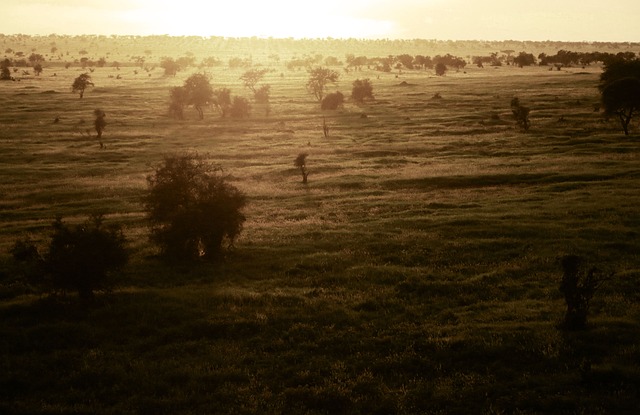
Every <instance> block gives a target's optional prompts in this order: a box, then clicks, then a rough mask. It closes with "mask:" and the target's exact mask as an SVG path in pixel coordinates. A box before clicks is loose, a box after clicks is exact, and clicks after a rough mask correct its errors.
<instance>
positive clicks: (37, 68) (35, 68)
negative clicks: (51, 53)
mask: <svg viewBox="0 0 640 415" xmlns="http://www.w3.org/2000/svg"><path fill="white" fill-rule="evenodd" d="M33 73H35V74H36V76H40V74H41V73H42V65H40V64H39V63H36V64H35V65H33Z"/></svg>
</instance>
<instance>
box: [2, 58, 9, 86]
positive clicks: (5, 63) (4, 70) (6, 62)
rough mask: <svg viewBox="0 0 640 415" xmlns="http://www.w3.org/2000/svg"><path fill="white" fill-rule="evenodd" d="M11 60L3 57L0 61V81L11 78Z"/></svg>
mask: <svg viewBox="0 0 640 415" xmlns="http://www.w3.org/2000/svg"><path fill="white" fill-rule="evenodd" d="M10 67H11V61H10V60H9V59H4V60H3V61H2V62H0V81H10V80H11V70H10V69H9V68H10Z"/></svg>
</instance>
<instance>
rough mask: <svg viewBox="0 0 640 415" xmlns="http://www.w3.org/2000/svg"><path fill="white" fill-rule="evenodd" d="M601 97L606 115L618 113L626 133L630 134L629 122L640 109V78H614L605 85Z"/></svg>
mask: <svg viewBox="0 0 640 415" xmlns="http://www.w3.org/2000/svg"><path fill="white" fill-rule="evenodd" d="M601 97H602V106H603V107H604V113H605V115H607V116H612V115H617V116H618V118H619V120H620V124H621V125H622V130H623V131H624V134H625V135H629V123H631V120H632V119H633V117H634V116H636V115H637V114H638V112H639V111H640V79H638V78H631V77H629V78H621V79H616V80H613V81H611V82H609V83H608V84H607V85H606V86H605V87H604V89H603V90H602V95H601Z"/></svg>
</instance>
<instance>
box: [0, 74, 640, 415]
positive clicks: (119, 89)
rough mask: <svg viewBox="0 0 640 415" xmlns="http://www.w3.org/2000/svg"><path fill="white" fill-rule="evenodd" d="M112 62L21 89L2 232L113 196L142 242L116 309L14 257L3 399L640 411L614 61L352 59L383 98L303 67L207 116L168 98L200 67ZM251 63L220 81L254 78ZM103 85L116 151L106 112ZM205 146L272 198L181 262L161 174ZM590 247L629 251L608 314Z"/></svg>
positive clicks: (608, 299) (0, 378) (291, 409)
mask: <svg viewBox="0 0 640 415" xmlns="http://www.w3.org/2000/svg"><path fill="white" fill-rule="evenodd" d="M109 70H111V69H109ZM104 71H105V73H103V74H100V73H99V72H98V70H96V74H95V75H94V77H95V78H97V80H102V81H103V82H104V84H103V85H106V86H104V87H100V89H98V88H96V89H98V90H97V91H93V93H92V92H89V93H87V95H86V96H85V98H84V99H83V100H82V101H80V100H78V99H77V98H76V97H73V96H71V95H69V94H68V92H66V90H65V88H66V84H65V83H64V81H63V80H60V79H57V80H55V82H54V81H52V80H45V81H41V83H40V84H38V83H37V82H38V81H37V80H34V81H33V84H28V85H25V84H24V83H22V84H21V85H15V84H12V85H10V86H8V87H6V88H5V87H4V85H3V88H5V89H3V90H2V94H1V96H0V106H1V107H2V108H5V109H6V110H5V111H4V112H3V113H2V114H0V122H2V124H3V126H7V128H3V129H2V132H0V139H1V140H2V144H1V150H0V157H1V159H2V163H1V164H0V169H1V170H0V192H1V193H2V203H3V210H2V221H1V222H0V227H1V228H0V229H1V231H2V234H1V235H2V238H1V241H0V246H1V247H2V249H3V250H4V251H5V252H6V249H7V248H8V247H9V246H11V243H12V242H13V241H14V240H15V239H16V238H17V237H20V236H23V235H25V234H29V235H30V236H31V237H32V238H33V239H34V240H36V241H39V242H43V241H45V240H46V234H47V229H48V226H49V223H50V222H51V221H52V220H53V218H54V216H55V215H63V216H64V217H66V218H69V220H76V219H78V220H79V219H82V218H84V217H85V216H86V215H87V214H88V213H90V212H94V211H102V212H106V213H107V214H108V218H109V219H110V220H113V221H116V222H119V223H121V224H123V225H124V226H125V227H126V230H127V235H128V236H129V238H130V240H131V248H132V250H133V251H134V256H133V259H132V262H131V264H130V266H129V267H128V268H127V269H126V271H125V275H123V276H122V277H121V280H120V284H119V288H118V289H116V290H115V291H114V292H112V293H110V294H105V295H102V296H100V297H99V298H98V300H97V302H96V304H94V305H93V306H91V307H83V306H82V305H80V304H79V303H78V302H77V301H76V300H75V299H74V298H73V296H70V297H67V298H51V297H42V296H39V295H38V294H37V293H35V292H33V291H32V290H31V288H30V287H29V286H28V285H25V284H23V283H22V282H21V281H19V280H16V278H15V276H14V274H13V273H12V272H11V270H10V268H9V266H7V267H5V269H6V271H3V274H2V281H1V283H2V303H0V315H1V321H2V323H0V355H1V356H2V359H1V360H0V362H2V363H1V365H2V366H1V369H2V370H0V412H3V413H9V414H27V413H101V414H109V413H112V414H127V413H131V414H134V413H141V414H144V413H149V414H160V413H167V414H169V413H185V414H188V413H193V414H196V413H197V414H201V413H316V414H323V413H331V414H334V413H345V414H356V413H367V414H371V413H380V414H387V413H398V414H409V413H434V414H436V413H443V414H444V413H447V414H449V413H460V414H465V413H486V414H499V413H522V414H534V413H540V414H542V413H544V414H547V413H562V414H565V413H576V414H582V413H589V414H599V413H602V414H608V413H636V412H637V411H638V410H639V409H640V408H639V407H638V405H639V404H638V402H640V400H639V399H638V392H637V391H638V390H640V368H639V367H638V364H637V362H638V357H639V350H638V344H640V342H639V340H640V338H639V337H640V335H639V334H638V333H639V331H638V328H639V327H638V321H639V319H638V317H640V315H639V308H638V299H639V298H638V274H639V270H640V261H639V258H638V252H640V243H639V242H638V237H637V236H638V230H639V229H640V223H639V218H638V215H637V206H638V202H639V195H638V192H637V190H636V188H637V183H638V179H639V176H640V168H639V167H638V164H637V160H638V155H639V153H640V150H639V149H638V142H637V139H636V138H635V137H631V138H625V137H624V136H622V134H621V132H620V131H618V130H619V128H618V126H617V125H615V124H614V123H606V122H603V121H602V119H601V116H600V115H599V114H597V113H594V112H593V107H592V104H593V103H595V102H597V94H596V90H595V85H596V82H597V81H596V80H597V74H598V72H597V70H593V69H592V70H585V71H578V70H575V71H571V70H568V71H563V72H560V73H556V72H547V71H545V70H543V69H540V68H532V69H526V70H522V71H520V70H518V69H516V68H502V69H500V70H489V69H487V70H480V69H471V68H470V69H469V70H468V71H467V72H466V73H462V72H460V73H451V74H449V75H448V76H447V77H444V78H435V77H429V76H427V75H426V74H424V73H418V72H411V73H405V74H402V75H401V77H400V78H395V76H394V75H391V74H389V75H387V74H383V75H382V77H381V79H377V75H378V74H377V73H374V72H371V73H366V72H365V73H358V74H349V75H344V76H343V78H344V79H343V80H342V81H341V83H340V84H339V85H338V86H337V87H338V89H341V90H343V92H344V91H347V90H348V89H349V86H350V80H352V79H355V78H356V77H360V78H363V77H370V78H371V79H372V81H373V82H374V88H375V90H374V92H375V94H376V101H375V102H372V103H370V104H367V105H365V106H361V107H358V106H355V105H353V104H348V105H347V106H346V107H345V108H344V109H343V110H342V111H338V112H331V113H326V114H321V113H319V111H318V110H317V104H314V103H313V102H312V101H311V100H310V99H309V96H308V95H306V94H305V92H304V89H303V88H302V86H303V85H304V77H305V75H304V74H303V73H286V76H285V77H284V78H281V77H279V76H278V75H276V74H273V77H272V78H271V79H269V81H268V82H270V83H272V91H273V99H272V101H273V102H272V111H271V114H270V115H269V116H268V117H267V116H265V115H263V114H262V113H260V112H258V111H259V109H258V108H256V109H254V115H253V117H252V118H251V119H249V120H245V121H233V120H222V119H220V118H218V116H217V115H215V114H211V113H207V114H206V118H205V120H203V121H196V120H195V116H194V117H193V119H189V120H187V121H185V122H176V121H173V120H170V119H167V118H166V117H164V116H163V113H164V111H165V106H166V96H167V90H168V87H169V86H170V85H172V84H176V83H177V84H179V83H180V80H179V79H178V80H172V79H169V80H167V79H164V78H162V77H160V76H154V77H150V79H145V80H144V81H143V80H136V79H132V80H125V81H124V82H121V83H118V82H116V81H115V80H113V79H111V78H107V73H108V72H106V71H107V69H104ZM583 72H584V73H583ZM236 75H239V74H229V73H222V72H220V73H214V80H218V82H219V83H220V84H224V85H229V86H230V87H232V90H233V91H237V92H240V87H239V86H238V83H237V80H236V78H237V76H236ZM64 76H66V77H68V78H69V79H72V78H73V74H68V75H64ZM61 77H62V75H60V76H59V77H58V78H61ZM101 77H102V78H101ZM402 81H405V84H401V82H402ZM42 82H47V83H50V84H46V85H43V84H42ZM109 82H112V84H109ZM214 82H215V81H214ZM96 83H97V85H98V82H96ZM43 90H44V91H45V92H46V91H54V92H53V93H46V94H43ZM436 92H438V93H440V94H441V95H442V97H443V98H442V99H439V100H438V99H432V97H433V95H434V94H435V93H436ZM515 95H517V96H518V97H519V98H520V100H521V102H523V104H525V105H529V106H530V107H531V108H532V116H531V118H532V128H531V131H530V132H528V133H521V132H519V131H517V129H515V127H514V123H513V122H512V120H511V118H510V110H509V108H508V104H509V101H510V99H511V97H513V96H515ZM125 98H126V99H125ZM95 107H100V108H102V109H103V110H105V111H106V113H107V119H108V120H109V125H108V127H107V132H106V135H105V142H106V144H107V148H106V149H104V150H100V149H99V148H98V144H97V143H96V142H95V141H94V140H95V139H93V138H91V137H89V136H88V135H87V133H86V131H85V130H86V129H87V128H88V127H87V125H90V123H91V118H90V117H91V112H92V110H93V109H94V108H95ZM55 116H60V119H61V121H60V122H59V123H56V124H53V119H54V118H55ZM323 116H324V117H325V118H326V120H327V123H328V124H329V126H330V136H329V138H327V139H325V138H324V137H323V136H322V130H321V125H322V117H323ZM82 119H84V122H81V120H82ZM188 150H195V151H199V152H202V153H209V154H211V157H212V159H213V160H215V161H216V162H219V163H220V164H221V166H222V167H223V168H224V169H225V172H227V173H229V174H231V175H232V177H233V179H234V183H235V184H236V185H237V186H238V187H240V188H241V189H242V190H244V191H245V192H246V193H247V195H248V197H249V199H250V204H249V206H248V209H247V212H246V214H247V217H248V220H247V223H246V225H245V231H244V233H243V235H242V237H241V238H240V240H239V241H238V243H237V244H236V247H235V249H234V250H233V251H231V252H230V253H229V255H228V257H227V258H226V259H225V261H223V262H222V263H219V264H198V265H197V266H195V267H188V268H187V267H176V266H169V265H167V264H164V263H162V262H160V261H159V260H158V259H157V258H155V256H154V254H155V252H154V250H153V248H152V247H150V246H149V245H148V243H147V240H146V228H145V226H146V225H145V222H144V212H143V210H142V206H141V203H140V200H141V196H142V194H143V193H144V189H145V186H146V183H145V176H146V175H147V174H149V173H150V172H151V171H152V167H153V165H155V164H156V163H158V162H159V161H160V159H161V157H162V155H163V154H166V153H171V152H175V151H188ZM300 151H306V152H308V153H309V158H308V160H309V169H310V171H311V174H310V176H309V180H310V183H309V185H308V186H303V185H302V184H301V183H300V181H301V178H300V177H299V173H298V172H297V171H296V169H295V167H294V166H293V160H294V158H295V157H296V155H297V154H298V152H300ZM566 253H576V254H579V255H583V256H585V257H587V258H588V259H589V260H590V262H591V263H593V264H594V265H597V266H599V267H601V268H604V269H606V270H611V271H615V272H616V277H615V278H614V279H613V280H612V281H610V282H609V283H608V284H606V285H605V287H604V288H603V289H602V291H600V292H598V293H597V294H596V297H595V299H594V302H593V305H592V309H591V319H590V329H589V330H588V331H585V332H575V333H565V332H562V331H559V330H558V329H557V328H556V325H557V323H558V321H559V320H560V318H561V317H562V314H563V311H564V309H563V300H562V298H561V296H560V294H559V292H558V285H559V280H560V276H561V271H560V267H559V264H558V258H559V257H560V256H561V255H563V254H566Z"/></svg>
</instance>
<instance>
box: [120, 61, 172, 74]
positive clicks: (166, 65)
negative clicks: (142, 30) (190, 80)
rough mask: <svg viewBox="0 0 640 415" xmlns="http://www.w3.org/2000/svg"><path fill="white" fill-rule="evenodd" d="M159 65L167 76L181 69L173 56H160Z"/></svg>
mask: <svg viewBox="0 0 640 415" xmlns="http://www.w3.org/2000/svg"><path fill="white" fill-rule="evenodd" d="M114 64H115V62H114ZM160 67H161V68H162V69H164V74H165V75H167V76H176V73H177V72H178V71H179V70H180V69H181V66H180V64H179V63H178V62H176V61H175V60H174V59H173V58H168V57H165V58H162V60H161V61H160Z"/></svg>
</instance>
